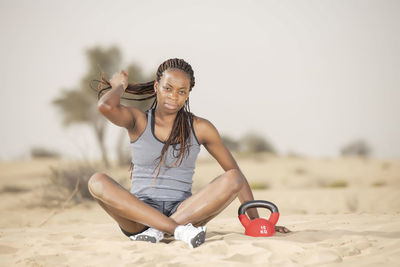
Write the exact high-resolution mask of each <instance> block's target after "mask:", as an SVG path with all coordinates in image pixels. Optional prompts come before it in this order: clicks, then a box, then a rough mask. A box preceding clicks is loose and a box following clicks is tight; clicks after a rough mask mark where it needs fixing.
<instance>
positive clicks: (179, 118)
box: [98, 58, 195, 181]
mask: <svg viewBox="0 0 400 267" xmlns="http://www.w3.org/2000/svg"><path fill="white" fill-rule="evenodd" d="M166 70H181V71H183V72H184V73H186V74H187V75H188V76H189V78H190V87H189V91H192V88H193V87H194V85H195V78H194V73H193V69H192V66H190V64H189V63H187V62H186V61H184V60H183V59H178V58H172V59H168V60H166V61H164V62H163V63H161V65H160V66H159V67H158V69H157V74H156V80H153V81H151V82H146V83H135V84H131V83H130V84H128V87H127V88H126V90H125V92H126V93H128V94H132V95H137V96H142V97H141V98H125V97H121V98H122V99H128V100H134V101H144V100H148V99H151V98H154V102H153V103H152V105H151V109H153V108H155V107H157V94H156V93H155V91H154V83H155V81H157V82H160V80H161V77H162V76H163V73H164V72H165V71H166ZM98 82H99V87H98V90H99V92H98V98H100V97H101V95H102V93H103V92H104V91H105V90H109V89H111V84H110V82H109V81H108V80H107V79H106V77H105V75H104V72H102V73H101V81H98ZM101 85H107V87H105V88H101ZM146 95H147V96H146ZM193 118H194V114H193V113H191V112H190V107H189V97H188V98H187V100H186V102H185V104H184V106H183V107H182V108H181V109H180V110H179V111H178V113H177V115H176V117H175V120H174V124H173V126H172V130H171V134H170V135H169V137H168V140H167V141H166V142H165V144H164V146H163V148H162V150H161V155H160V156H159V157H158V158H157V159H156V161H157V160H158V161H159V163H158V167H157V173H156V175H155V177H154V181H155V179H156V178H157V176H158V174H159V173H160V170H161V167H162V166H163V163H164V161H165V158H166V153H167V152H168V147H169V146H170V145H172V147H173V151H174V153H173V155H174V157H175V158H176V161H175V163H174V164H172V165H171V166H169V165H168V167H176V166H180V165H181V164H182V161H183V159H184V157H185V156H186V157H187V156H188V154H189V147H190V143H188V142H190V140H191V139H190V136H191V125H190V124H192V123H193ZM178 144H179V148H178ZM176 151H177V152H178V155H176V153H175V152H176ZM132 168H133V166H132V163H131V170H132Z"/></svg>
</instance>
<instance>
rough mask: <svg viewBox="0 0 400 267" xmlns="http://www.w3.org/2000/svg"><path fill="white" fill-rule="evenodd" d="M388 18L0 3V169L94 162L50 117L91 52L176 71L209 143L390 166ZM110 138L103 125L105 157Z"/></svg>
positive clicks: (168, 4)
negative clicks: (353, 154)
mask: <svg viewBox="0 0 400 267" xmlns="http://www.w3.org/2000/svg"><path fill="white" fill-rule="evenodd" d="M399 14H400V1H384V0H383V1H381V0H376V1H348V0H344V1H322V0H316V1H298V0H292V1H261V0H260V1H231V0H225V1H203V0H202V1H184V0H182V1H178V0H173V1H111V0H110V1H98V0H97V1H93V0H92V1H50V0H48V1H11V0H8V1H4V0H1V1H0V22H1V23H0V29H1V37H0V38H1V50H0V53H1V63H0V68H1V70H0V73H1V82H2V86H1V89H0V111H1V112H0V114H1V115H0V116H1V125H2V127H1V139H0V140H1V149H0V160H9V159H15V158H19V157H23V156H24V155H27V154H28V151H29V149H30V147H32V146H34V145H39V146H45V147H48V148H53V149H55V150H57V151H59V152H61V153H63V154H65V155H67V156H68V157H82V156H83V155H84V156H87V157H90V158H93V157H97V156H98V155H99V152H98V148H97V145H96V143H95V140H94V135H93V134H92V133H91V132H90V130H89V129H87V128H85V127H79V126H78V127H72V128H62V126H61V117H60V116H59V114H58V113H57V111H56V109H55V108H54V107H53V106H52V105H51V100H52V99H54V98H55V97H57V96H59V95H60V92H61V90H62V89H63V88H74V87H76V86H78V84H79V80H80V78H81V77H82V76H83V75H84V74H85V73H86V68H87V62H86V56H85V50H86V49H88V48H91V47H93V46H95V45H100V46H102V47H104V48H109V47H110V46H111V45H117V46H119V47H120V48H121V50H122V52H123V58H124V66H127V65H128V64H129V63H130V62H136V63H138V64H139V65H141V66H142V67H143V69H144V70H145V71H150V70H154V69H156V68H157V67H158V66H159V64H160V63H162V61H164V60H166V59H168V58H172V57H178V58H183V59H185V60H186V61H188V62H189V63H190V64H191V65H192V67H193V69H194V73H195V77H196V86H195V87H194V88H193V91H192V93H191V96H190V103H191V110H192V111H193V112H194V113H195V114H196V115H198V116H200V117H203V118H206V119H208V120H210V121H211V122H212V123H213V124H214V125H215V126H216V127H217V129H218V130H219V132H220V133H222V134H229V135H231V136H233V137H235V138H238V137H240V136H242V135H243V134H244V133H245V132H247V131H250V130H252V131H256V132H258V133H260V134H262V135H264V136H265V137H267V138H268V140H270V141H271V143H272V144H273V145H274V146H275V147H276V149H277V150H278V152H279V153H281V154H285V153H288V152H289V151H292V152H296V153H299V154H302V155H307V156H318V157H325V156H336V155H338V153H339V150H340V148H341V147H342V146H343V145H345V144H347V143H348V142H351V141H353V140H355V139H358V138H362V139H364V140H366V141H367V142H368V143H369V144H370V145H371V147H372V149H373V155H374V156H376V157H379V158H392V157H400V116H399V114H400V49H399V48H400V16H399ZM94 78H96V77H94ZM118 131H119V129H118V127H117V126H113V125H111V124H110V127H109V131H108V135H107V144H108V146H109V148H110V150H114V146H115V143H116V141H117V136H118ZM126 149H129V142H128V139H127V146H126Z"/></svg>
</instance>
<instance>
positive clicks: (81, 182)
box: [50, 163, 98, 202]
mask: <svg viewBox="0 0 400 267" xmlns="http://www.w3.org/2000/svg"><path fill="white" fill-rule="evenodd" d="M96 169H98V168H95V166H93V165H91V164H89V163H79V164H75V165H72V166H64V167H59V168H57V167H53V166H51V167H50V170H51V174H50V181H51V183H52V185H54V186H56V187H57V188H58V189H59V191H62V192H66V193H67V194H71V193H72V192H74V190H75V188H76V187H77V191H76V193H75V195H74V200H75V202H81V201H82V200H85V199H89V200H93V198H92V195H91V194H90V192H89V189H88V181H89V179H90V177H91V176H92V175H93V174H94V173H95V172H96Z"/></svg>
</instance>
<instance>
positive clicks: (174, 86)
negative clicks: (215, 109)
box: [88, 58, 289, 248]
mask: <svg viewBox="0 0 400 267" xmlns="http://www.w3.org/2000/svg"><path fill="white" fill-rule="evenodd" d="M103 82H104V83H106V84H108V85H110V86H111V90H110V91H108V92H107V93H106V94H104V95H103V96H102V97H101V98H100V99H99V101H98V110H99V111H100V112H101V113H102V114H103V115H104V116H105V117H106V118H107V119H108V120H110V121H111V122H112V123H114V124H115V125H117V126H120V127H124V128H126V129H127V131H128V134H129V138H130V140H131V146H132V151H133V153H132V165H133V172H132V177H131V178H132V188H131V190H130V192H129V191H127V190H125V189H124V188H123V187H122V186H120V185H119V184H118V183H117V182H116V181H114V180H113V179H112V178H111V177H109V176H107V175H106V174H103V173H95V174H94V175H93V176H92V177H91V178H90V180H89V183H88V186H89V190H90V192H91V194H92V195H93V197H94V198H95V199H96V200H97V201H98V203H99V204H100V205H101V206H102V207H103V208H104V210H105V211H106V212H107V213H108V214H109V215H110V216H111V217H113V218H114V219H115V220H116V221H117V223H118V224H119V226H120V228H121V230H122V232H123V233H124V234H125V235H127V236H129V237H130V238H131V239H132V240H141V241H149V242H153V243H156V242H159V241H160V240H162V239H163V238H164V233H168V234H170V235H174V237H175V239H177V240H182V241H184V242H186V243H188V245H189V246H190V247H192V248H193V247H197V246H199V245H201V244H202V243H203V242H205V235H206V227H205V225H206V224H207V222H209V221H210V220H211V219H212V218H214V217H215V216H217V215H218V214H219V213H220V212H221V211H222V210H223V209H225V208H226V207H227V206H228V205H229V204H230V203H231V202H232V201H233V200H234V199H235V198H236V197H239V200H240V202H245V201H249V200H253V194H252V192H251V189H250V186H249V184H248V182H247V180H246V178H245V177H244V175H243V173H242V172H241V171H240V169H239V166H238V165H237V163H236V161H235V160H234V158H233V157H232V155H231V153H230V152H229V151H228V149H227V148H226V147H225V146H224V144H223V143H222V141H221V137H220V135H219V134H218V131H217V129H216V128H215V127H214V125H213V124H212V123H211V122H209V121H208V120H206V119H203V118H200V117H197V116H194V115H193V114H192V113H191V112H190V110H189V94H190V91H191V90H192V88H193V86H194V84H195V79H194V75H193V70H192V68H191V66H190V65H189V64H188V63H187V62H185V61H184V60H182V59H176V58H174V59H169V60H167V61H165V62H163V63H162V64H161V65H160V66H159V68H158V70H157V77H156V80H155V81H152V82H149V83H143V84H129V85H128V74H127V73H126V72H124V71H120V72H118V73H115V74H114V75H113V76H112V78H111V80H110V81H109V82H108V81H107V80H106V79H105V78H104V77H103ZM125 91H126V92H128V93H131V94H136V95H145V94H150V95H151V97H155V100H154V103H153V106H152V108H151V109H149V110H148V111H147V112H142V111H140V110H139V109H137V108H135V107H127V106H124V105H121V104H120V99H121V96H122V94H123V93H124V92H125ZM146 99H148V97H147V98H146ZM200 145H203V146H204V147H205V148H206V149H207V150H208V152H209V153H210V154H211V155H212V156H213V157H214V158H215V159H216V160H217V161H218V163H219V164H220V165H221V167H222V168H223V169H224V171H225V172H224V173H223V174H221V175H220V176H218V177H216V178H215V179H214V180H212V181H211V183H210V184H208V185H207V186H206V187H205V188H203V189H202V190H200V191H199V192H197V193H196V194H194V195H192V194H191V185H192V176H193V173H194V167H195V161H196V158H197V155H198V153H199V151H200ZM247 213H248V215H249V217H250V218H251V219H254V218H258V217H259V215H258V213H257V210H256V209H249V210H248V211H247ZM276 230H277V231H280V232H288V231H289V230H288V229H286V228H285V227H277V229H276Z"/></svg>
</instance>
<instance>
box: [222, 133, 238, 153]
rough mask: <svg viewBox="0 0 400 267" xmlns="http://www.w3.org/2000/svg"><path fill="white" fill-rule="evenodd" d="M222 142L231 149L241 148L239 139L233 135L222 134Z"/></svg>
mask: <svg viewBox="0 0 400 267" xmlns="http://www.w3.org/2000/svg"><path fill="white" fill-rule="evenodd" d="M221 139H222V143H224V145H225V146H226V147H227V148H228V149H229V150H230V151H238V150H239V141H236V140H234V139H233V138H232V137H230V136H227V135H221Z"/></svg>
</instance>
